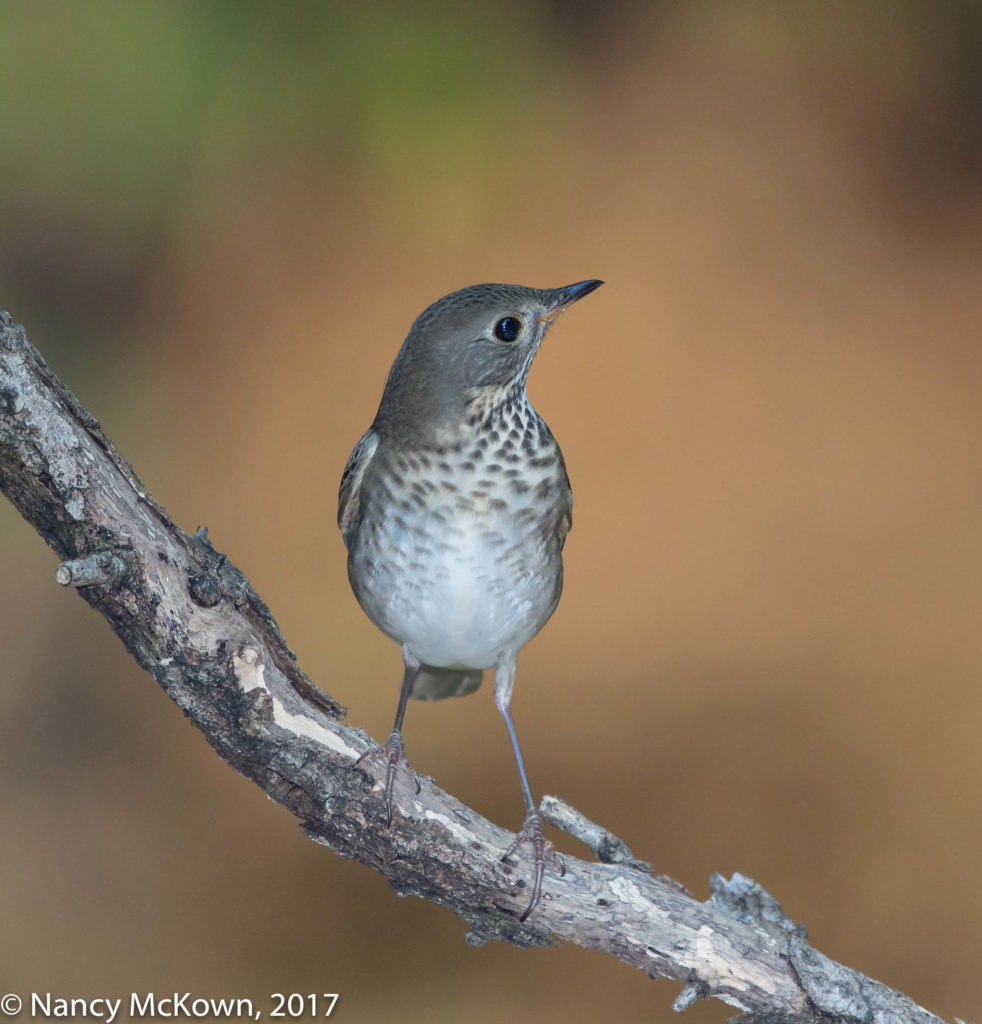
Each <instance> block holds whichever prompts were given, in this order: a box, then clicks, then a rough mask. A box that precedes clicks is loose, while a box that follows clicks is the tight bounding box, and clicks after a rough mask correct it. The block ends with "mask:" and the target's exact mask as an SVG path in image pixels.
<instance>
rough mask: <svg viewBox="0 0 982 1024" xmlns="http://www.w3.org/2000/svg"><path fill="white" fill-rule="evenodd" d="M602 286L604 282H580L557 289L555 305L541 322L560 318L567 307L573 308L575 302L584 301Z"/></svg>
mask: <svg viewBox="0 0 982 1024" xmlns="http://www.w3.org/2000/svg"><path fill="white" fill-rule="evenodd" d="M602 284H603V281H580V282H579V283H577V284H571V285H567V286H566V287H565V288H557V289H556V290H555V292H553V294H554V295H555V305H553V306H552V307H551V308H550V309H548V310H546V314H545V316H543V317H542V318H541V319H540V321H539V322H540V323H542V321H543V320H552V318H553V317H555V316H558V315H559V314H560V313H561V312H562V311H563V310H564V309H565V308H566V307H567V306H571V305H572V304H573V303H574V302H576V301H578V300H579V299H582V298H583V296H584V295H589V294H590V292H593V291H596V290H597V289H598V288H599V287H600V286H601V285H602Z"/></svg>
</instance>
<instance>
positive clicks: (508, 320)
mask: <svg viewBox="0 0 982 1024" xmlns="http://www.w3.org/2000/svg"><path fill="white" fill-rule="evenodd" d="M521 333H522V321H521V320H519V319H518V317H514V316H503V317H502V318H501V319H500V320H499V321H498V322H497V323H496V324H495V325H494V336H495V337H496V338H497V339H498V341H514V340H515V339H516V338H517V337H518V336H519V334H521Z"/></svg>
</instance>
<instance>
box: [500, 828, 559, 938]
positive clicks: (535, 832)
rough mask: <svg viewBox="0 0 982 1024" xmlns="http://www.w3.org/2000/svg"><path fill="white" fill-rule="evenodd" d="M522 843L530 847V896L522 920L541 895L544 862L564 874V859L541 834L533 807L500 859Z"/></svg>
mask: <svg viewBox="0 0 982 1024" xmlns="http://www.w3.org/2000/svg"><path fill="white" fill-rule="evenodd" d="M522 843H529V844H530V845H531V847H532V897H531V899H530V900H529V905H528V906H527V907H526V908H525V912H524V913H523V914H522V916H521V917H520V918H519V921H524V920H525V919H526V918H527V917H528V916H529V914H531V913H532V911H533V910H535V908H536V905H537V904H538V902H539V899H540V898H541V896H542V878H543V876H544V875H545V871H546V862H547V861H548V863H549V864H550V866H552V867H554V868H557V869H558V870H559V875H560V877H562V876H563V875H565V874H566V861H565V860H564V859H563V855H562V854H561V853H559V852H557V851H556V850H554V849H553V848H552V843H550V842H549V840H548V839H546V838H545V836H544V835H543V834H542V818H541V816H540V815H539V812H538V811H537V810H535V808H533V809H532V810H530V811H529V812H528V814H526V815H525V822H524V823H523V825H522V830H521V831H520V832H519V833H518V835H516V836H515V841H514V842H513V843H512V844H511V846H509V847H508V849H507V851H506V852H505V855H504V856H503V857H502V858H501V859H502V861H506V860H508V859H509V858H510V857H511V856H512V854H513V853H515V851H516V850H517V849H518V848H519V847H520V846H521V845H522Z"/></svg>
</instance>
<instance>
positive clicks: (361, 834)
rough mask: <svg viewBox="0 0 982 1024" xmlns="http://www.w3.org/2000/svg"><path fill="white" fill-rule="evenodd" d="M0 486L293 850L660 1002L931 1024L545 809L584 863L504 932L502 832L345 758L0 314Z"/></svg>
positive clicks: (209, 567) (265, 625)
mask: <svg viewBox="0 0 982 1024" xmlns="http://www.w3.org/2000/svg"><path fill="white" fill-rule="evenodd" d="M0 487H2V489H3V491H4V493H5V494H6V495H7V497H8V498H10V500H11V501H12V502H13V504H14V505H15V506H16V507H17V508H18V509H19V510H20V512H21V514H22V515H23V517H24V518H25V519H26V520H27V521H28V522H29V523H31V524H32V525H33V526H34V527H35V529H36V530H37V531H38V533H40V534H41V536H42V537H43V538H44V539H45V541H47V543H48V544H49V545H50V546H51V548H53V549H54V551H55V553H56V554H57V555H58V557H59V559H60V560H61V563H62V564H61V565H60V566H59V567H58V570H57V574H56V579H57V581H58V582H59V583H61V584H62V585H65V586H73V587H76V588H77V589H78V592H79V594H81V595H82V597H83V598H84V599H85V600H86V601H88V603H89V604H91V605H92V606H93V607H94V608H96V609H98V610H99V611H100V612H101V613H102V614H103V615H104V616H105V617H106V619H108V621H109V624H110V625H111V626H112V628H113V630H114V631H115V632H116V633H117V635H118V636H119V637H120V639H121V640H122V641H123V643H124V644H125V645H126V647H127V649H128V650H129V651H130V653H131V654H132V655H133V657H134V658H136V660H137V661H138V662H139V664H140V665H142V666H143V667H144V668H145V669H146V670H147V671H148V672H149V673H150V674H151V675H152V676H153V677H154V678H155V679H156V680H157V682H158V683H159V684H160V685H161V686H162V687H163V688H164V690H165V691H166V692H167V693H168V695H169V696H170V697H171V699H172V700H173V701H174V702H175V703H176V704H177V705H178V706H179V707H181V708H182V709H183V711H184V713H185V714H186V715H187V716H188V717H189V718H190V719H191V721H192V722H193V723H194V724H195V725H196V726H197V727H198V729H200V730H201V732H202V733H204V735H205V737H206V738H207V740H208V742H209V743H211V745H212V746H213V747H214V748H215V749H216V750H217V751H218V753H219V754H221V756H222V757H224V758H225V759H226V760H227V761H228V762H229V764H231V765H232V766H233V767H234V768H235V769H236V770H237V771H239V772H241V773H242V774H243V775H245V776H247V777H248V778H250V779H252V780H253V781H254V782H255V783H256V784H257V785H258V786H260V787H261V788H262V789H263V790H264V791H265V792H266V793H267V794H268V795H269V796H270V797H272V798H273V799H274V800H276V801H278V802H279V803H281V804H283V806H285V807H287V808H288V809H289V810H290V811H292V812H293V814H295V815H296V816H297V817H298V818H299V819H300V820H301V822H302V823H303V829H304V831H305V832H306V833H307V835H309V836H310V837H311V838H312V839H314V840H315V841H317V842H319V843H322V844H324V845H325V846H329V847H331V849H333V850H335V851H336V852H337V853H339V854H341V855H342V856H344V857H353V858H356V859H357V860H360V861H361V862H363V863H364V864H367V865H369V866H370V867H373V868H375V869H376V870H377V871H379V872H381V873H382V874H383V875H385V876H386V877H387V878H388V879H389V882H390V884H391V885H392V887H393V888H394V889H395V890H396V891H397V892H399V893H400V894H403V895H410V894H412V895H416V896H421V897H423V898H425V899H428V900H432V901H433V902H435V903H440V904H443V905H444V906H447V907H449V908H450V909H451V910H453V911H454V913H456V914H458V915H459V916H460V917H461V918H463V920H464V921H466V922H467V924H468V925H469V926H470V933H469V934H468V936H467V939H468V941H469V942H472V943H475V944H479V943H481V942H485V941H487V940H490V939H504V940H506V941H508V942H512V943H514V944H515V945H517V946H538V945H545V944H548V943H550V942H552V941H555V940H564V941H567V942H575V943H577V944H578V945H581V946H585V947H587V948H590V949H597V950H601V951H603V952H606V953H610V954H612V955H614V956H616V957H619V958H620V959H621V960H624V961H625V962H626V963H629V964H633V965H634V966H635V967H639V968H641V969H642V970H643V971H645V972H646V973H647V974H648V975H650V976H651V977H665V978H673V979H675V980H677V981H680V982H682V983H683V986H684V987H683V989H682V992H681V994H680V995H679V997H678V999H677V1000H676V1002H675V1008H676V1009H678V1010H684V1009H686V1008H687V1007H688V1006H689V1005H691V1003H692V1002H694V1001H695V1000H696V999H698V998H703V997H709V996H713V997H715V998H718V999H721V1000H723V1001H724V1002H726V1003H729V1004H730V1005H731V1006H735V1007H738V1008H739V1009H741V1010H743V1011H744V1012H745V1013H746V1014H749V1015H750V1016H747V1017H743V1018H741V1019H742V1020H745V1021H759V1022H763V1021H795V1022H802V1024H804V1022H818V1021H824V1022H829V1021H841V1022H850V1024H852V1022H865V1024H888V1022H890V1024H899V1022H911V1024H928V1022H935V1024H937V1022H938V1021H939V1018H937V1017H935V1016H934V1015H932V1014H930V1013H928V1012H927V1011H925V1010H923V1009H921V1008H920V1007H918V1006H916V1005H915V1004H914V1003H913V1002H911V1001H910V1000H909V999H907V998H906V997H905V996H903V995H901V994H900V993H899V992H895V991H894V990H892V989H889V988H886V987H885V986H883V985H881V984H879V983H878V982H875V981H872V980H870V979H869V978H866V977H864V976H863V975H861V974H858V973H857V972H855V971H852V970H850V969H848V968H846V967H843V966H841V965H840V964H837V963H834V962H833V961H831V960H829V959H828V958H826V957H825V956H823V955H822V954H821V953H819V952H817V951H816V950H815V949H813V948H811V947H810V946H809V945H808V944H807V942H806V941H805V936H804V931H803V929H801V928H800V927H799V928H795V926H794V925H793V924H792V922H791V921H790V920H789V919H788V918H787V917H786V916H785V914H784V913H783V911H782V910H781V908H780V907H779V906H778V904H777V902H776V901H775V900H774V899H773V898H772V897H770V896H769V895H768V894H767V893H766V892H765V891H764V890H763V889H761V888H760V887H759V886H757V885H756V884H755V883H754V882H752V881H751V880H750V879H747V878H744V877H743V876H740V875H735V876H734V878H733V879H731V880H730V881H729V882H727V881H725V880H724V879H722V878H720V877H719V876H713V879H712V880H711V886H712V896H711V897H710V899H709V900H707V901H706V902H705V903H700V902H698V901H696V900H694V899H693V898H692V897H691V896H689V895H688V894H687V893H686V892H685V891H684V890H682V888H681V887H680V886H678V885H677V884H674V883H671V882H670V880H664V879H661V878H654V877H652V876H651V874H650V869H648V866H647V865H646V864H644V863H643V862H641V861H637V860H634V859H633V857H632V855H631V852H630V851H629V850H628V849H627V847H626V846H624V844H623V843H621V842H620V840H618V839H617V838H616V837H615V836H612V835H611V834H610V833H609V832H607V831H606V830H605V829H603V828H601V827H600V826H597V825H594V824H593V823H592V822H589V821H587V820H586V819H585V818H583V817H582V816H581V815H579V814H578V813H577V812H576V811H574V810H573V809H572V808H570V807H568V805H565V804H563V803H562V801H559V800H556V799H555V798H547V799H546V801H544V808H543V810H544V813H545V814H546V815H547V817H548V818H549V819H550V820H552V821H553V822H554V823H558V824H559V825H560V826H561V827H564V828H566V829H567V830H568V831H570V832H572V833H573V834H574V835H577V836H578V837H579V838H581V839H582V840H583V841H584V842H585V843H586V844H587V845H588V846H589V847H590V848H591V849H592V850H593V851H594V852H595V853H596V854H597V856H598V857H600V858H601V860H602V861H606V862H602V863H595V862H588V861H582V860H577V859H573V858H568V859H567V871H566V875H565V877H563V878H559V877H557V876H556V875H554V874H550V875H549V876H548V879H547V892H546V894H545V897H544V899H543V901H542V903H541V904H540V906H539V907H538V908H537V909H536V911H535V912H534V913H533V914H532V915H531V917H530V918H529V919H528V920H527V921H526V922H525V923H524V924H523V923H521V922H520V921H519V915H520V914H521V912H522V911H523V910H524V908H525V903H526V901H525V900H524V899H523V896H522V889H523V887H525V886H527V885H528V883H529V877H528V873H529V868H530V864H529V863H528V862H527V861H526V860H524V859H522V860H520V861H518V862H517V863H509V864H502V863H500V858H501V856H502V855H503V853H504V852H505V851H506V850H507V849H508V847H509V845H510V843H511V840H512V838H513V836H512V835H511V834H510V833H508V832H506V831H505V830H503V829H500V828H498V827H497V826H496V825H493V824H492V823H491V822H489V821H487V820H485V819H484V818H482V817H481V816H480V815H478V814H476V813H475V812H474V811H472V810H471V809H470V808H469V807H466V806H464V805H463V804H462V803H460V802H459V801H458V800H455V799H454V798H453V797H452V796H450V795H449V794H447V793H444V792H443V791H442V790H440V789H438V788H437V787H436V786H435V785H433V783H432V782H431V781H430V780H429V779H426V778H423V779H422V780H421V781H422V791H421V792H420V793H419V794H418V795H416V794H415V793H414V792H413V788H412V787H411V786H407V787H405V789H404V790H403V791H401V792H399V791H397V793H396V802H397V804H398V808H399V811H400V813H399V814H397V815H395V816H394V818H393V822H392V826H391V828H387V827H386V822H385V817H386V816H385V809H384V807H383V806H382V802H381V800H380V799H379V792H380V788H381V787H380V784H379V782H378V781H377V780H376V779H375V778H374V773H373V771H372V769H371V767H370V761H371V759H368V761H367V762H366V764H367V765H368V767H365V766H364V765H363V766H362V767H361V768H358V769H353V765H354V762H355V760H356V759H357V758H359V757H360V756H361V755H362V754H364V753H365V752H366V751H371V750H373V749H375V746H376V745H375V744H374V742H373V741H372V740H371V739H370V738H369V737H368V736H367V735H366V734H365V733H364V732H363V731H362V730H360V729H354V728H350V727H348V726H345V725H342V724H341V720H342V718H343V717H344V713H345V712H344V709H343V708H342V707H341V706H340V705H339V704H337V703H336V702H335V701H334V700H333V699H332V698H331V697H329V696H327V695H326V694H325V693H323V692H322V691H321V690H319V689H318V688H317V687H316V686H314V684H313V683H312V682H311V681H310V679H308V677H307V676H306V675H305V674H304V673H303V672H302V671H301V670H300V668H299V667H298V666H297V663H296V658H295V657H294V654H293V652H292V651H291V650H290V649H289V647H287V645H286V642H285V641H284V640H283V637H282V635H281V634H280V631H279V629H278V628H277V626H276V623H275V621H274V619H273V616H272V615H271V614H270V612H269V609H268V608H267V607H266V605H265V604H263V602H262V601H261V600H260V599H259V597H258V595H257V594H256V592H255V591H254V590H253V589H252V587H251V586H250V584H249V581H248V580H247V579H246V577H245V576H244V575H243V574H242V572H241V571H240V570H239V569H237V568H236V567H235V566H234V565H233V564H232V563H231V562H229V561H228V560H227V559H226V558H225V556H224V555H221V554H219V553H218V552H216V551H215V550H214V548H213V547H212V546H211V544H210V543H209V541H208V540H207V538H206V536H205V535H204V533H203V531H199V532H198V534H195V535H193V536H191V535H189V534H187V533H185V532H184V531H183V530H181V529H180V528H179V527H178V526H177V525H175V524H174V523H173V522H172V521H171V519H170V518H169V516H168V515H167V512H166V510H165V509H164V508H162V507H161V506H160V505H159V504H157V502H156V501H154V499H153V498H152V497H150V495H148V494H147V493H146V492H145V491H144V489H143V486H142V484H141V483H140V480H139V478H138V477H137V476H136V474H135V473H134V472H133V470H132V468H131V467H130V466H129V465H128V464H127V463H126V462H125V461H124V460H123V459H122V457H121V456H120V455H119V453H118V452H117V451H116V449H115V447H114V446H113V445H112V444H111V443H110V441H109V440H108V438H107V437H106V436H105V434H104V433H103V432H102V429H101V427H100V426H99V423H98V422H97V421H96V420H95V419H94V418H93V417H92V416H91V415H90V414H89V413H88V412H87V411H86V410H85V409H84V408H82V406H81V405H80V404H79V402H78V401H77V399H76V398H75V397H74V395H72V393H71V392H70V391H69V390H68V388H67V387H66V386H65V385H64V384H63V383H62V382H61V381H60V380H59V379H58V378H57V377H56V376H55V375H54V374H53V373H52V371H51V370H50V369H49V368H48V366H47V364H46V363H45V362H44V360H43V359H42V358H41V356H40V355H39V354H38V353H37V351H36V350H35V349H34V348H32V347H31V346H30V345H29V344H28V342H27V338H26V336H25V334H24V331H23V328H21V327H19V326H17V325H14V324H13V323H12V321H11V319H10V317H9V315H8V314H6V313H3V312H0Z"/></svg>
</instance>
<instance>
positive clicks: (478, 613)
mask: <svg viewBox="0 0 982 1024" xmlns="http://www.w3.org/2000/svg"><path fill="white" fill-rule="evenodd" d="M600 283H601V282H598V281H584V282H581V283H579V284H577V285H571V286H569V287H567V288H560V289H533V288H523V287H521V286H517V285H476V286H474V287H472V288H465V289H463V290H462V291H459V292H454V293H452V294H451V295H448V296H445V297H444V298H442V299H440V300H439V301H438V302H435V303H434V304H433V305H432V306H430V307H429V308H428V309H426V310H425V311H424V312H423V313H422V314H421V315H420V316H419V317H418V318H417V320H416V321H415V323H414V324H413V326H412V328H411V330H410V332H409V335H408V337H407V338H406V340H405V342H404V343H403V346H402V348H401V349H400V351H399V354H398V355H397V357H396V360H395V362H394V363H393V366H392V370H391V371H390V373H389V377H388V380H387V382H386V387H385V391H384V393H383V396H382V401H381V404H380V405H379V410H378V413H377V414H376V417H375V420H374V421H373V423H372V426H371V427H370V429H369V430H368V431H367V432H366V433H365V434H364V436H363V437H362V438H361V440H360V441H359V442H358V444H357V445H356V446H355V449H354V451H353V452H352V454H351V457H350V458H349V460H348V465H347V467H346V468H345V471H344V476H343V477H342V480H341V488H340V493H339V503H338V524H339V526H340V528H341V532H342V534H343V536H344V540H345V544H346V545H347V547H348V575H349V579H350V581H351V586H352V589H353V590H354V592H355V595H356V597H357V598H358V601H359V603H360V604H361V606H362V608H363V609H364V610H365V612H366V614H367V615H368V616H369V618H370V619H371V620H372V621H373V622H374V623H375V624H376V625H377V626H378V627H379V628H380V629H381V630H382V631H383V632H385V633H386V634H387V635H388V636H390V637H392V639H394V640H395V641H396V642H397V643H399V644H400V645H401V646H402V651H403V660H404V664H405V674H404V680H403V694H402V699H401V701H400V705H399V712H398V713H397V716H396V724H395V728H394V729H393V733H392V735H391V736H390V738H389V742H388V743H387V744H386V747H385V752H386V757H387V779H386V803H387V806H388V808H389V814H390V816H391V799H392V791H393V783H394V778H395V774H396V769H397V767H398V765H399V764H402V763H404V762H405V754H404V752H403V748H402V736H401V726H402V716H403V713H404V711H405V704H406V699H407V698H408V697H409V696H414V697H420V698H424V699H434V698H439V697H445V696H452V695H460V694H464V693H469V692H471V691H473V690H474V689H476V688H477V686H478V685H479V683H480V680H481V673H482V671H483V670H484V669H487V668H494V669H495V702H496V704H497V705H498V708H499V710H500V711H501V713H502V714H503V716H504V717H505V722H506V725H507V726H508V730H509V735H510V737H511V740H512V744H513V747H514V751H515V756H516V759H517V761H518V766H519V774H520V779H521V782H522V789H523V795H524V797H525V802H526V812H527V813H526V821H525V825H524V826H523V829H522V832H521V833H520V834H519V839H518V840H516V843H517V842H519V841H528V842H531V843H532V844H533V847H534V852H535V861H534V863H535V881H534V883H533V889H532V901H531V904H530V905H529V908H528V910H527V911H526V915H527V914H528V913H529V912H530V911H531V909H532V907H533V906H534V905H535V903H536V901H537V900H538V898H539V893H540V891H541V885H542V874H543V867H544V861H545V850H546V847H547V844H546V843H545V842H544V840H543V838H542V827H541V821H540V820H539V818H538V814H537V812H536V811H535V807H534V804H533V803H532V801H531V795H530V792H529V789H528V783H527V780H526V778H525V771H524V766H523V765H522V761H521V755H520V753H519V750H518V742H517V739H516V738H515V734H514V726H513V725H512V722H511V716H510V712H509V705H510V700H511V693H512V687H513V684H514V678H515V658H516V655H517V654H518V651H519V649H520V648H521V647H522V646H523V645H524V644H525V643H527V642H528V641H529V640H530V639H531V638H532V637H534V636H535V634H536V633H538V632H539V630H540V629H541V628H542V627H543V626H544V625H545V623H546V622H547V621H548V619H549V617H550V616H551V615H552V613H553V612H554V611H555V609H556V605H557V604H558V602H559V597H560V593H561V592H562V586H563V564H562V550H563V545H564V543H565V540H566V535H567V533H568V532H569V529H570V526H571V524H572V493H571V491H570V486H569V480H568V478H567V475H566V466H565V463H564V461H563V456H562V452H561V451H560V448H559V445H558V444H557V443H556V440H555V438H554V437H553V436H552V433H551V432H550V430H549V428H548V427H547V426H546V424H545V422H544V421H543V420H542V418H541V417H540V416H539V415H538V413H536V411H535V410H534V409H533V408H532V406H531V404H530V403H529V400H528V398H527V396H526V393H525V382H526V378H527V376H528V372H529V368H530V367H531V364H532V360H533V359H534V357H535V354H536V352H537V351H538V348H539V345H540V344H541V342H542V338H543V337H544V335H545V332H546V330H547V329H548V326H549V324H550V322H551V321H552V319H553V318H554V317H555V316H556V315H557V314H558V313H559V312H560V311H561V310H562V309H563V308H565V306H566V305H568V304H570V303H572V302H575V301H576V300H577V299H579V298H581V297H582V296H583V295H586V294H588V293H589V292H590V291H593V290H594V288H596V287H598V286H599V284H600ZM516 324H517V327H516ZM513 333H514V335H515V336H514V338H512V337H511V335H512V334H513ZM509 852H511V851H509Z"/></svg>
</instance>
